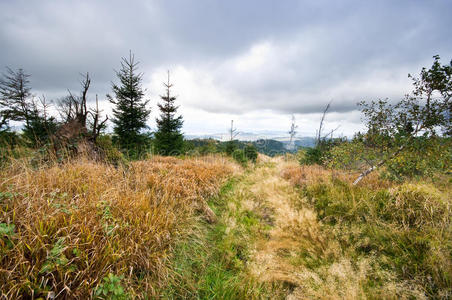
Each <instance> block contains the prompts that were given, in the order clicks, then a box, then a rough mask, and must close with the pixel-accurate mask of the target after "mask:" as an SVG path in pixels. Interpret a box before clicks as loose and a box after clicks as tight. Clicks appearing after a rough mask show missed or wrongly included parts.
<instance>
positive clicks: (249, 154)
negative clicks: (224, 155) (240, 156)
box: [243, 144, 257, 162]
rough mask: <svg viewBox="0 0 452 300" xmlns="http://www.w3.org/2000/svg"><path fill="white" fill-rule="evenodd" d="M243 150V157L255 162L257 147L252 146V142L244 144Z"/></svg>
mask: <svg viewBox="0 0 452 300" xmlns="http://www.w3.org/2000/svg"><path fill="white" fill-rule="evenodd" d="M243 152H244V153H245V157H246V158H247V159H249V160H251V161H252V162H256V159H257V149H256V147H254V145H253V144H247V145H246V146H245V149H243Z"/></svg>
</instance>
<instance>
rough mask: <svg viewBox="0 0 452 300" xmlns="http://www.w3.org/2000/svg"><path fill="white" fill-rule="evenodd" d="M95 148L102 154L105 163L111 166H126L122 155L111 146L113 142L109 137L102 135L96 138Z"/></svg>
mask: <svg viewBox="0 0 452 300" xmlns="http://www.w3.org/2000/svg"><path fill="white" fill-rule="evenodd" d="M96 146H97V147H98V148H99V151H101V152H102V154H103V157H104V159H105V161H106V162H108V163H111V164H113V165H120V164H126V159H125V157H124V155H123V154H122V152H121V151H119V149H118V148H116V147H115V145H113V140H112V138H111V136H110V135H107V134H103V135H100V136H98V137H97V141H96Z"/></svg>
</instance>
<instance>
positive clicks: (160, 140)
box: [155, 71, 184, 155]
mask: <svg viewBox="0 0 452 300" xmlns="http://www.w3.org/2000/svg"><path fill="white" fill-rule="evenodd" d="M163 84H164V86H165V87H166V95H163V96H160V97H161V98H162V100H163V102H162V103H159V104H158V107H159V109H160V112H161V114H160V118H158V119H156V122H157V132H156V133H155V147H156V150H157V152H158V153H159V154H161V155H178V154H180V153H181V151H182V147H183V144H184V139H183V135H182V133H181V132H180V129H181V128H182V124H183V120H182V116H177V117H176V111H177V109H178V108H179V107H178V106H175V105H174V101H175V100H176V97H174V96H171V94H170V88H171V87H172V86H173V85H172V84H171V83H170V75H169V71H168V82H167V83H163Z"/></svg>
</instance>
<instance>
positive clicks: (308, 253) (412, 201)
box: [281, 164, 452, 299]
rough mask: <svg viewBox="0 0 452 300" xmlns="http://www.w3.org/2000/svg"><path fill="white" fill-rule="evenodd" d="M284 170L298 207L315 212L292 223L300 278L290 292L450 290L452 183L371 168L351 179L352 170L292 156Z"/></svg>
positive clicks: (426, 294)
mask: <svg viewBox="0 0 452 300" xmlns="http://www.w3.org/2000/svg"><path fill="white" fill-rule="evenodd" d="M281 175H282V176H283V178H285V179H287V180H288V181H289V182H290V183H291V184H292V185H294V186H297V187H299V196H298V199H297V200H296V201H295V203H294V204H295V206H296V207H297V208H298V209H299V211H306V210H309V209H312V210H313V211H314V213H315V214H316V218H312V219H311V220H312V221H311V222H310V224H307V223H306V222H305V224H303V223H301V222H300V225H301V226H291V227H292V231H293V236H294V238H295V237H296V239H297V241H298V243H299V253H298V255H297V256H295V257H294V258H293V259H292V262H293V263H294V264H295V265H296V266H297V267H298V268H299V270H300V272H299V276H300V281H301V282H302V284H301V285H300V286H299V288H296V289H295V290H294V293H293V294H292V295H291V296H292V297H293V298H294V299H295V298H315V299H319V298H320V299H366V298H370V299H411V298H416V299H425V298H440V299H443V298H444V299H446V298H449V297H450V296H451V295H452V288H451V284H450V283H451V278H452V277H451V276H452V258H451V256H450V253H451V251H452V231H451V228H452V227H451V221H452V220H451V218H450V216H451V213H452V198H451V195H452V189H451V186H450V184H449V185H448V187H446V185H447V184H446V185H445V184H439V185H438V186H440V187H441V188H438V187H437V186H435V185H434V184H432V183H430V180H429V179H426V178H424V179H423V180H422V181H420V180H418V181H412V182H407V183H403V184H396V183H393V182H389V181H387V180H382V179H380V178H379V176H378V174H377V173H375V174H371V176H369V177H368V178H366V179H365V180H363V181H362V182H361V183H360V184H359V185H358V186H353V185H352V182H353V179H354V176H353V174H350V173H344V172H338V171H333V170H327V169H324V168H322V167H319V166H297V165H293V164H292V165H290V164H288V165H286V166H285V167H284V169H283V170H282V172H281ZM447 180H449V182H450V179H448V178H446V179H445V181H446V182H447ZM315 219H317V221H316V220H315ZM297 228H298V233H297V232H296V231H295V229H297ZM314 229H317V230H315V231H313V230H314ZM287 232H289V229H288V230H287Z"/></svg>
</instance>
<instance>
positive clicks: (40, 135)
mask: <svg viewBox="0 0 452 300" xmlns="http://www.w3.org/2000/svg"><path fill="white" fill-rule="evenodd" d="M44 105H45V103H44ZM46 110H47V109H46V107H44V108H43V109H42V110H40V109H39V108H37V107H35V108H34V109H33V111H31V112H30V113H29V114H28V122H27V123H26V124H25V126H24V128H23V130H22V132H23V136H24V137H25V139H26V140H27V141H28V143H29V144H30V146H32V147H33V148H36V147H40V146H42V145H44V144H47V143H49V142H50V140H51V136H52V135H53V134H54V133H55V132H56V131H57V129H58V126H59V124H58V122H57V121H56V119H55V118H54V117H47V112H46Z"/></svg>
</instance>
